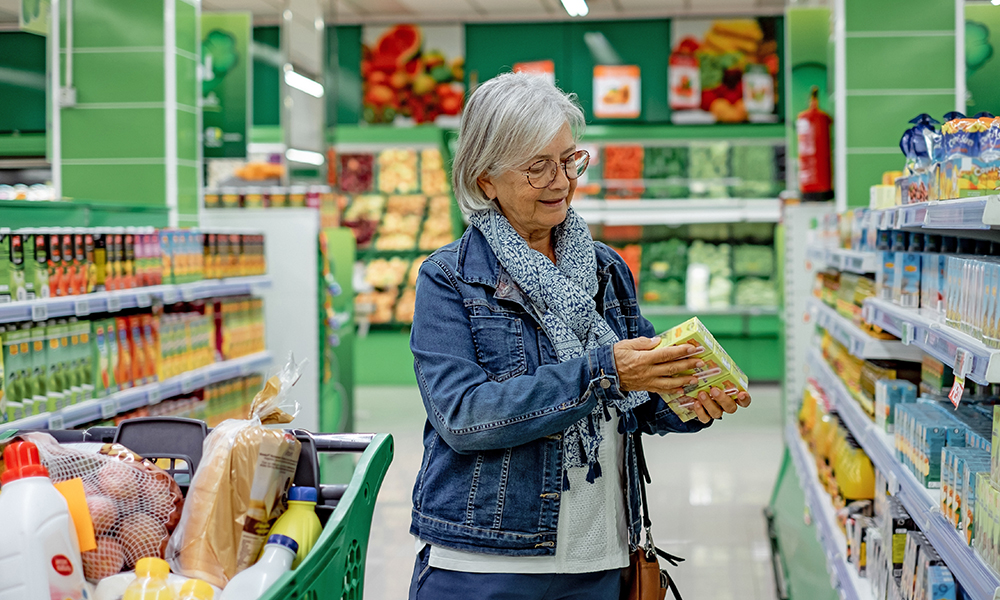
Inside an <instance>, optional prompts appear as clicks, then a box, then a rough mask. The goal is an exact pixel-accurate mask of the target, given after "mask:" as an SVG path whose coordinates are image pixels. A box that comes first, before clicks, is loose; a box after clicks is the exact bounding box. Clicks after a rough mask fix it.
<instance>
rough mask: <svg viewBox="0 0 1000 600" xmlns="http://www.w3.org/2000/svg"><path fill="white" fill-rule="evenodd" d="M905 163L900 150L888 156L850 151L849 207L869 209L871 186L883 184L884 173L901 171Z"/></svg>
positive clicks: (889, 151) (889, 153)
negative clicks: (852, 152)
mask: <svg viewBox="0 0 1000 600" xmlns="http://www.w3.org/2000/svg"><path fill="white" fill-rule="evenodd" d="M914 116H916V115H914ZM904 162H905V159H904V158H903V153H902V152H900V151H899V150H887V153H886V154H851V153H850V150H848V154H847V206H848V207H849V208H855V207H867V206H868V202H869V200H870V198H871V193H870V188H871V186H873V185H875V184H876V183H882V173H884V172H886V171H899V170H901V169H902V168H903V163H904Z"/></svg>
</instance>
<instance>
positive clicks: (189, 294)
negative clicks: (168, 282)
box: [181, 285, 197, 302]
mask: <svg viewBox="0 0 1000 600" xmlns="http://www.w3.org/2000/svg"><path fill="white" fill-rule="evenodd" d="M196 297H197V294H196V293H195V289H194V287H192V286H190V285H184V286H181V298H183V299H184V301H185V302H190V301H192V300H194V299H195V298H196Z"/></svg>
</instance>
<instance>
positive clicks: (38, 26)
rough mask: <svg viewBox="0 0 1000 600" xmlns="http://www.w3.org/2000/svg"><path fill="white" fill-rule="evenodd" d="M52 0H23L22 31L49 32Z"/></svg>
mask: <svg viewBox="0 0 1000 600" xmlns="http://www.w3.org/2000/svg"><path fill="white" fill-rule="evenodd" d="M51 5H52V3H51V1H50V0H21V13H20V23H19V25H20V28H21V31H27V32H28V33H37V34H38V35H48V34H49V9H50V7H51Z"/></svg>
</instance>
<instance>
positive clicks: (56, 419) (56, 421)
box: [49, 412, 66, 429]
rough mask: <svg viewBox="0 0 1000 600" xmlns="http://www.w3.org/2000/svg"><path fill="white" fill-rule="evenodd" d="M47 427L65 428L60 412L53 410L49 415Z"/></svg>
mask: <svg viewBox="0 0 1000 600" xmlns="http://www.w3.org/2000/svg"><path fill="white" fill-rule="evenodd" d="M49 429H66V423H65V421H64V420H63V416H62V413H59V412H54V413H52V414H50V415H49Z"/></svg>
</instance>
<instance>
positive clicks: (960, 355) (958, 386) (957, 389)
mask: <svg viewBox="0 0 1000 600" xmlns="http://www.w3.org/2000/svg"><path fill="white" fill-rule="evenodd" d="M953 371H954V372H955V383H953V384H952V386H951V391H950V392H948V399H949V400H951V403H952V404H954V405H955V408H958V405H959V403H960V402H962V393H963V392H965V378H966V376H967V375H968V374H969V373H971V372H972V353H971V352H969V351H968V350H966V349H965V348H959V349H958V350H957V351H956V352H955V367H954V369H953Z"/></svg>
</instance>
